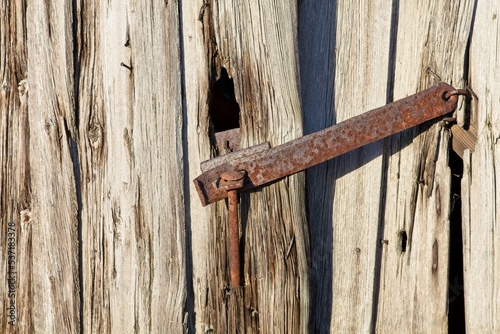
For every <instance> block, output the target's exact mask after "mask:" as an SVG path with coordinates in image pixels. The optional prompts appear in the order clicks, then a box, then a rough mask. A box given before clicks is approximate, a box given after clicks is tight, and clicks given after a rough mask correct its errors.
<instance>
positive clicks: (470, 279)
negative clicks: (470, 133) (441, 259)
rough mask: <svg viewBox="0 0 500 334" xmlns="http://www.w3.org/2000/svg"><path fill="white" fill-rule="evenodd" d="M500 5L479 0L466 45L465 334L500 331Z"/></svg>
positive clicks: (463, 220) (463, 202)
mask: <svg viewBox="0 0 500 334" xmlns="http://www.w3.org/2000/svg"><path fill="white" fill-rule="evenodd" d="M499 15H500V4H499V3H498V2H495V1H478V2H477V8H476V13H475V19H474V26H473V33H472V40H471V46H470V83H471V85H472V86H473V89H474V92H475V93H476V95H477V97H478V99H477V100H475V101H473V103H472V108H473V110H474V112H475V114H476V115H477V118H478V128H477V129H478V130H477V143H476V147H475V151H474V152H473V153H471V152H468V151H466V153H465V154H464V175H463V179H462V197H463V199H462V208H463V219H462V227H463V253H464V298H465V322H466V329H467V333H498V332H499V331H500V269H499V268H500V256H499V254H500V228H499V226H498V223H499V212H498V205H499V203H500V202H499V201H500V196H499V194H500V193H499V192H500V188H499V186H498V185H499V176H498V171H497V168H498V166H499V165H500V160H499V156H498V152H499V148H500V146H499V144H498V138H499V136H500V118H499V115H500V114H499V112H498V111H499V108H500V98H499V95H498V91H499V89H500V62H499V59H500V58H499V55H500V40H499V35H498V31H499V29H500V23H499V18H498V16H499Z"/></svg>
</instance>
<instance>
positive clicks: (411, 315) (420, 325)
mask: <svg viewBox="0 0 500 334" xmlns="http://www.w3.org/2000/svg"><path fill="white" fill-rule="evenodd" d="M391 5H392V6H388V4H387V3H383V2H371V3H370V4H358V3H352V2H345V3H344V2H338V3H337V6H336V7H335V6H331V7H329V8H327V6H326V4H323V5H322V4H321V2H320V3H318V2H307V1H305V2H302V4H301V6H302V8H301V10H303V12H302V16H301V19H302V21H301V28H302V30H301V35H300V36H301V50H302V54H301V66H303V68H302V69H301V71H302V72H301V74H302V97H303V101H304V115H305V119H306V121H305V124H306V125H307V129H309V131H314V130H318V129H320V128H322V127H324V126H328V125H329V124H328V123H330V122H339V121H341V120H343V119H345V118H348V117H351V116H353V115H356V114H359V113H362V112H364V111H366V110H369V109H371V108H373V107H377V106H380V105H383V104H385V103H389V102H391V101H393V100H396V99H399V98H402V97H405V96H407V95H410V94H413V93H415V92H416V91H418V90H421V89H424V88H426V87H428V86H431V85H433V84H434V83H435V82H434V80H433V76H432V75H431V74H430V72H428V71H427V68H428V67H429V68H430V69H431V70H432V71H434V72H436V73H438V74H439V75H440V76H441V77H442V79H443V80H445V81H448V82H451V83H452V84H454V85H456V86H457V87H463V81H462V77H463V75H464V74H463V71H464V69H463V66H464V56H465V47H466V42H467V38H468V33H469V27H470V21H471V14H472V6H473V3H472V2H471V1H469V2H458V1H455V2H452V3H447V4H439V3H437V2H434V1H427V2H424V3H422V2H419V3H415V4H414V3H400V2H399V1H393V2H392V4H391ZM308 11H311V12H312V13H315V14H317V15H319V17H320V18H321V19H318V20H317V21H315V20H316V18H317V16H316V15H314V14H311V13H309V14H307V12H308ZM314 11H316V12H314ZM325 11H326V12H327V14H325ZM311 17H313V18H314V19H312V18H311ZM332 26H333V27H334V30H335V31H336V36H335V38H334V39H333V40H332V38H331V37H330V36H327V32H330V31H331V30H332V28H331V27H332ZM320 46H322V47H320ZM328 48H329V51H325V49H328ZM310 50H311V51H310ZM312 50H314V51H312ZM309 52H310V53H309ZM303 54H305V56H303ZM316 55H317V56H316ZM325 55H329V57H328V56H325ZM332 59H335V63H334V65H333V66H332V65H331V64H330V62H331V61H332ZM313 60H314V61H316V62H317V63H315V62H313ZM325 72H327V73H328V74H325ZM333 76H334V77H335V84H334V86H333V87H331V86H330V85H329V82H331V81H330V80H331V78H332V77H333ZM320 79H322V81H320ZM331 93H333V94H334V96H335V100H334V101H332V102H329V101H328V100H325V98H324V96H325V95H328V94H331ZM448 140H449V134H448V132H447V130H446V129H441V127H440V125H434V126H432V127H429V125H424V126H421V127H419V128H416V129H412V130H409V131H406V132H404V133H402V134H399V135H395V136H392V137H391V138H389V139H386V140H384V141H382V142H378V143H375V144H372V145H369V146H368V147H365V148H362V149H360V150H357V151H355V152H352V153H349V154H347V155H345V156H344V157H340V158H338V159H335V160H334V161H332V162H330V163H328V164H324V165H323V166H319V167H318V168H315V169H311V171H309V172H308V195H309V196H308V200H309V207H310V221H311V223H310V225H311V239H312V241H313V242H312V244H313V247H312V269H313V270H312V280H313V281H312V287H313V290H312V293H313V298H315V300H316V301H321V302H322V308H321V310H319V311H318V312H314V311H313V314H314V316H313V319H312V328H313V329H316V330H321V331H330V330H331V331H340V332H343V331H346V332H357V331H361V332H368V331H377V332H385V331H387V330H390V329H394V328H398V330H400V331H402V332H412V331H419V332H420V331H421V332H443V331H446V330H447V323H446V321H447V313H446V312H447V293H446V291H447V263H448V258H447V257H448V233H449V232H448V213H449V187H450V177H449V176H450V172H449V169H448V167H447V163H448V160H447V154H448ZM318 202H322V203H324V206H323V208H318V206H317V203H318ZM403 232H404V233H403ZM332 241H333V242H332ZM403 244H404V246H405V249H404V251H403V249H402V248H403ZM325 283H326V284H328V283H329V284H330V285H331V286H332V288H331V290H328V288H326V290H322V288H323V289H325V288H324V286H325ZM315 287H316V288H315ZM315 291H317V292H316V293H315ZM325 291H326V292H327V293H328V292H330V293H331V297H330V298H328V296H325V295H324V294H322V293H323V292H325ZM313 300H314V299H313ZM429 300H434V302H429ZM325 305H326V306H325ZM403 319H404V321H403ZM326 321H330V323H329V325H326V324H325V323H326Z"/></svg>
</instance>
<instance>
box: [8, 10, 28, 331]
mask: <svg viewBox="0 0 500 334" xmlns="http://www.w3.org/2000/svg"><path fill="white" fill-rule="evenodd" d="M1 7H2V11H1V13H0V84H1V87H0V143H1V144H0V228H1V233H0V245H2V247H1V248H0V263H1V264H2V265H1V266H0V277H1V278H2V282H3V284H1V285H0V300H1V307H2V312H1V313H2V316H1V318H0V332H2V333H15V332H16V331H18V332H29V331H31V330H32V328H33V322H32V321H31V310H32V309H31V307H30V306H31V302H30V300H29V296H30V288H31V285H30V284H28V282H30V275H31V271H32V267H31V263H30V259H31V245H32V244H31V241H30V239H31V225H30V224H29V216H30V212H31V210H30V207H31V202H32V199H31V194H32V193H31V182H30V173H29V170H30V168H29V165H30V157H29V153H30V150H29V145H30V143H29V125H28V108H27V107H28V106H27V95H26V93H27V82H26V81H25V80H24V79H26V73H27V59H26V51H27V46H26V43H27V40H26V38H25V36H26V25H25V22H26V9H25V6H24V5H23V3H22V2H21V1H19V2H16V3H12V2H10V1H2V3H1ZM24 213H27V214H26V215H24Z"/></svg>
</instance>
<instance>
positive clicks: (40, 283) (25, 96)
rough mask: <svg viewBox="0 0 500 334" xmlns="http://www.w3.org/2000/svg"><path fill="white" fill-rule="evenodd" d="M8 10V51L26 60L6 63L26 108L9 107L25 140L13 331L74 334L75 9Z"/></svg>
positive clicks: (20, 156)
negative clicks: (9, 28) (73, 11)
mask: <svg viewBox="0 0 500 334" xmlns="http://www.w3.org/2000/svg"><path fill="white" fill-rule="evenodd" d="M8 7H10V8H11V9H12V11H11V12H10V14H15V15H14V16H12V17H11V20H12V21H11V29H12V30H11V32H12V33H13V36H12V37H13V38H12V39H11V43H12V44H10V45H8V46H7V48H10V47H13V48H14V50H13V52H16V53H17V56H19V57H20V62H17V61H15V60H13V59H6V60H8V61H9V60H10V61H11V62H10V64H9V65H10V66H12V67H11V68H10V69H9V70H8V71H7V72H3V73H4V74H6V75H7V77H5V78H3V79H4V80H5V81H4V83H6V84H7V85H9V86H10V88H11V89H12V90H14V89H16V86H17V85H12V84H13V83H15V82H16V81H17V84H18V85H19V95H18V94H16V93H13V94H12V97H14V99H15V100H13V101H16V100H17V101H16V102H15V103H16V104H17V103H20V104H18V107H16V106H15V105H14V106H13V109H11V110H4V111H5V112H6V113H7V114H10V116H11V117H12V120H13V122H12V123H11V126H12V127H11V129H13V130H14V132H13V134H14V135H17V136H18V137H17V139H18V141H16V140H14V142H13V143H12V144H13V145H15V146H17V147H16V148H15V149H16V151H17V150H19V151H18V153H16V155H17V158H16V159H15V160H14V162H16V163H18V164H19V165H18V166H15V165H13V164H12V165H11V166H10V168H12V171H13V172H14V174H13V175H11V176H14V177H13V178H11V179H10V180H9V186H10V187H14V188H17V189H16V192H17V194H16V193H14V194H12V195H14V196H13V197H12V198H11V199H10V200H9V202H10V203H9V205H10V207H11V209H10V210H12V211H11V212H10V214H11V216H10V217H8V220H7V221H14V222H15V223H16V228H17V249H16V251H17V254H16V255H17V261H18V262H17V270H18V277H17V279H18V281H17V295H16V303H17V307H18V309H17V311H18V312H17V317H18V319H17V324H16V327H14V328H13V327H9V330H13V331H20V332H23V331H27V332H30V331H33V332H66V333H75V332H78V331H79V329H80V294H79V268H78V220H77V200H76V187H75V178H74V172H73V160H72V156H71V145H72V142H73V141H74V135H75V133H74V130H75V114H74V85H73V69H74V66H73V41H72V29H71V22H72V12H71V4H68V3H65V2H62V1H56V2H52V3H50V4H49V3H45V2H43V1H29V3H25V2H19V3H17V4H10V5H9V6H8ZM4 8H5V7H4ZM24 18H25V19H24ZM4 36H5V35H4ZM28 36H29V38H28ZM34 36H36V38H34ZM21 38H22V39H25V38H26V40H24V41H23V40H21ZM24 43H26V44H25V49H24V50H23V48H24V47H23V44H24ZM16 53H12V54H11V55H14V54H16ZM2 62H3V60H2ZM26 65H27V70H25V69H23V67H24V66H26ZM8 72H10V73H8ZM22 79H25V81H21V80H22ZM13 101H12V100H11V102H13ZM16 123H17V124H16ZM16 127H17V129H16ZM11 138H12V139H14V138H15V137H11ZM15 146H13V147H15ZM11 162H12V161H11ZM16 174H17V175H16Z"/></svg>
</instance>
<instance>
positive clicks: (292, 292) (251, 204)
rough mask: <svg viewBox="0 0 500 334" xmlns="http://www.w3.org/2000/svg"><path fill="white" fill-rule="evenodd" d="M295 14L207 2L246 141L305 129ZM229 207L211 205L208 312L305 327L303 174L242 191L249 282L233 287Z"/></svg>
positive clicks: (280, 138) (220, 318)
mask: <svg viewBox="0 0 500 334" xmlns="http://www.w3.org/2000/svg"><path fill="white" fill-rule="evenodd" d="M207 15H209V16H208V18H207ZM296 20H297V13H296V5H295V4H291V3H289V2H284V1H267V0H266V1H257V2H252V3H248V2H247V3H245V2H231V1H218V2H210V4H209V7H207V10H206V11H205V19H204V21H203V22H204V25H205V29H204V32H205V33H208V34H211V35H210V39H213V40H214V41H215V43H216V48H214V49H212V51H213V53H208V54H207V56H208V57H210V58H208V62H209V64H210V66H211V70H213V68H215V70H216V72H215V73H220V68H221V67H225V68H226V69H227V71H228V73H229V76H230V77H232V78H233V80H234V86H235V95H236V100H237V101H238V103H239V105H240V108H241V121H240V123H241V134H242V137H241V143H240V144H241V145H240V147H248V146H251V145H255V144H260V143H262V142H264V141H269V142H270V143H271V145H277V144H280V143H283V142H286V141H288V140H291V139H294V138H296V137H299V136H300V135H301V134H302V117H301V105H300V96H299V74H298V59H297V32H296ZM207 25H208V26H207ZM204 38H206V39H207V38H208V37H206V36H204ZM206 43H211V41H209V40H206ZM207 50H210V45H208V46H207ZM212 57H215V58H214V63H210V61H211V60H212ZM211 73H213V72H211ZM212 75H213V74H212ZM211 78H212V79H211V80H213V79H214V78H213V76H212V77H211ZM202 115H203V114H202ZM202 126H203V123H202ZM225 206H226V204H225V203H224V202H222V203H218V204H216V205H212V206H211V210H212V212H211V217H210V225H209V233H208V242H209V246H208V247H209V250H208V254H207V263H208V279H209V282H208V289H207V297H208V298H207V302H206V308H205V312H204V313H203V314H201V319H200V321H201V322H203V323H205V324H207V326H208V328H209V329H211V330H214V331H216V332H226V331H227V332H259V331H260V332H265V333H267V332H269V333H272V332H305V331H306V330H307V328H308V318H309V283H308V265H307V251H308V245H307V243H308V231H307V226H306V220H305V207H304V178H303V175H298V176H294V177H290V178H288V179H286V180H283V181H281V182H278V183H276V184H273V185H271V186H269V187H265V188H263V189H259V190H257V191H255V192H252V193H250V194H243V195H242V196H241V233H242V239H243V241H242V244H243V247H244V262H243V267H244V272H243V277H244V287H242V288H229V287H228V285H229V283H228V282H229V279H228V278H229V276H228V263H227V261H228V256H227V248H228V245H227V242H226V240H227V237H226V235H227V228H226V226H227V218H226V217H227V214H226V207H225ZM292 240H293V241H292ZM290 245H291V248H290ZM289 248H290V249H291V251H290V253H289V254H287V253H288V249H289ZM197 320H198V319H197Z"/></svg>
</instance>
